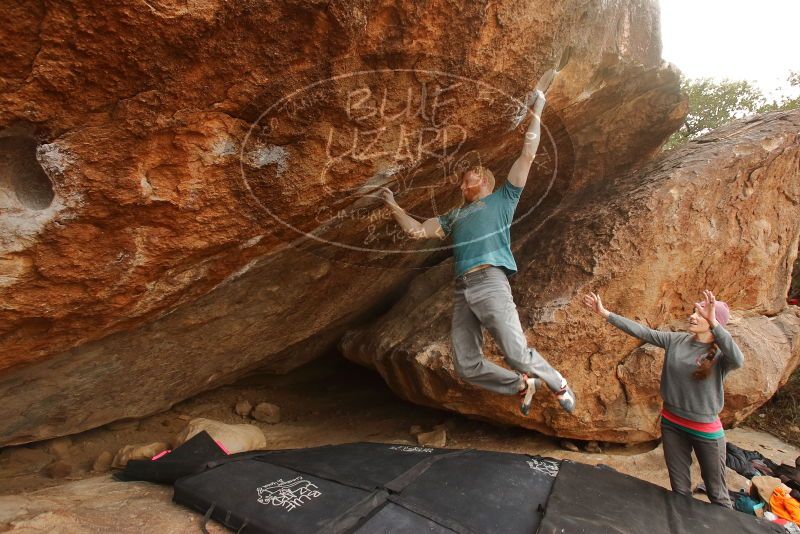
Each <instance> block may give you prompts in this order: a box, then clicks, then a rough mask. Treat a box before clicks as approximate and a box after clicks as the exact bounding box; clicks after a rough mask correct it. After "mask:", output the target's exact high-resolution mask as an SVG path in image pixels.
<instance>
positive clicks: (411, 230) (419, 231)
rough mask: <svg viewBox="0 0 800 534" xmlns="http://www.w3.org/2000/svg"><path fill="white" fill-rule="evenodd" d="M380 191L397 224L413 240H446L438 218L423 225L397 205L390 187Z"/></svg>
mask: <svg viewBox="0 0 800 534" xmlns="http://www.w3.org/2000/svg"><path fill="white" fill-rule="evenodd" d="M380 189H381V198H382V199H383V201H384V202H385V203H386V205H387V206H389V209H391V210H392V215H394V218H395V219H396V220H397V224H399V225H400V226H401V227H402V228H403V230H405V232H406V234H408V235H409V236H410V237H411V238H412V239H430V238H433V237H438V238H439V239H444V238H445V237H446V236H445V233H444V230H442V226H441V225H440V224H439V219H438V218H437V217H433V218H431V219H428V220H426V221H425V222H423V223H421V222H419V221H418V220H416V219H414V218H413V217H411V216H410V215H409V214H408V213H406V212H405V210H404V209H403V208H401V207H400V206H398V205H397V202H395V200H394V193H392V190H391V189H389V188H388V187H381V188H380Z"/></svg>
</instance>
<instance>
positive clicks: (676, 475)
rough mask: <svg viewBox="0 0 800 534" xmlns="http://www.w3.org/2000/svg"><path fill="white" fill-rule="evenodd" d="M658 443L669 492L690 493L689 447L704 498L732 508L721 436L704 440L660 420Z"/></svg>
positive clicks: (690, 457)
mask: <svg viewBox="0 0 800 534" xmlns="http://www.w3.org/2000/svg"><path fill="white" fill-rule="evenodd" d="M661 444H662V446H663V448H664V459H665V460H666V461H667V470H668V471H669V483H670V485H672V491H674V492H677V493H681V494H683V495H689V496H691V495H692V477H691V470H690V468H691V466H692V449H694V453H695V455H697V462H698V463H699V464H700V473H701V474H702V476H703V482H705V484H706V494H707V495H708V500H710V501H711V502H712V503H714V504H719V505H720V506H725V507H727V508H732V505H731V499H730V495H729V494H728V485H727V484H726V482H725V437H721V438H719V439H705V438H700V437H697V436H694V435H692V434H689V433H688V432H684V431H683V430H681V429H679V428H675V427H673V426H670V425H665V424H664V423H661Z"/></svg>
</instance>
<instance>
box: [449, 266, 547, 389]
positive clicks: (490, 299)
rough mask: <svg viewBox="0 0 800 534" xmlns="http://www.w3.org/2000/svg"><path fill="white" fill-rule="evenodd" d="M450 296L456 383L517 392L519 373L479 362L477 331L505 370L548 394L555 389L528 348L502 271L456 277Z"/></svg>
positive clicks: (538, 358) (480, 350)
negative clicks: (487, 337) (486, 336)
mask: <svg viewBox="0 0 800 534" xmlns="http://www.w3.org/2000/svg"><path fill="white" fill-rule="evenodd" d="M453 296H454V301H453V325H452V341H453V352H454V358H453V363H454V365H455V368H456V372H457V373H458V375H459V376H461V378H463V379H464V380H466V381H467V382H470V383H472V384H475V385H477V386H480V387H482V388H485V389H488V390H490V391H494V392H496V393H500V394H505V395H514V394H515V393H517V391H519V388H520V375H519V373H516V372H514V371H510V370H509V369H506V368H505V367H502V366H500V365H497V364H494V363H492V362H489V361H486V360H485V359H484V357H483V331H482V330H481V325H483V326H485V327H486V329H487V330H488V331H489V333H490V334H491V335H492V338H493V339H494V341H495V343H497V345H498V347H500V351H501V352H502V353H503V356H504V358H505V361H506V363H508V365H509V366H510V367H512V368H513V369H516V370H517V371H520V372H523V373H525V374H527V375H528V376H531V377H532V376H534V375H536V376H538V377H539V378H541V379H542V380H544V382H545V384H547V387H549V388H550V389H551V390H552V391H558V390H559V389H561V380H562V377H561V374H560V373H559V372H558V371H556V370H555V369H553V367H552V366H551V365H550V364H549V363H547V361H545V359H544V358H542V356H541V355H540V354H539V353H538V352H537V351H536V349H533V348H531V347H528V340H527V339H526V338H525V332H523V330H522V325H521V324H520V322H519V315H518V314H517V307H516V305H515V304H514V298H513V296H512V295H511V285H510V284H509V283H508V277H506V274H505V272H504V271H503V270H502V269H500V268H499V267H494V266H492V267H486V268H484V269H480V270H477V271H473V272H471V273H467V274H465V275H462V276H459V277H458V278H456V282H455V289H454V291H453Z"/></svg>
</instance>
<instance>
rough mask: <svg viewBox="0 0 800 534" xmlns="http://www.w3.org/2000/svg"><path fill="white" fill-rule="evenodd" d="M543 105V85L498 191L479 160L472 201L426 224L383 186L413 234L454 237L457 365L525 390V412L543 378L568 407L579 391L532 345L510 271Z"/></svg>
mask: <svg viewBox="0 0 800 534" xmlns="http://www.w3.org/2000/svg"><path fill="white" fill-rule="evenodd" d="M544 104H545V96H544V93H543V92H542V91H540V90H537V91H536V93H535V96H534V101H533V104H532V107H533V113H532V115H533V118H532V120H531V123H530V125H529V126H528V130H527V132H526V133H525V141H524V143H523V147H522V154H521V155H520V156H519V157H518V158H517V160H516V161H515V162H514V164H513V165H512V167H511V170H510V172H509V174H508V179H507V180H506V182H505V183H504V184H503V185H502V186H500V187H499V188H498V189H497V191H494V192H492V191H493V189H494V175H493V174H492V172H491V171H490V170H489V169H487V168H486V167H482V166H475V167H472V168H470V169H468V170H467V171H466V172H464V174H463V175H462V179H461V194H462V196H463V197H464V202H465V203H466V205H462V206H461V207H458V208H454V209H452V210H450V211H449V212H447V213H446V214H444V215H441V216H439V217H434V218H430V219H427V220H426V221H425V222H422V223H420V222H419V221H417V220H415V219H414V218H412V217H411V216H410V215H408V214H407V213H406V212H405V211H404V210H403V209H402V208H401V207H400V206H398V205H397V203H396V202H395V200H394V195H393V193H392V191H391V190H390V189H388V188H386V187H383V188H381V190H382V191H381V197H382V198H383V200H384V202H385V203H386V205H387V206H389V208H390V209H391V210H392V213H393V215H394V217H395V219H396V220H397V222H398V224H400V226H401V227H402V228H403V230H405V232H406V233H407V234H408V235H409V236H411V237H412V238H414V239H430V238H434V237H438V238H440V239H445V238H447V237H448V236H451V235H452V237H453V245H454V247H453V250H454V252H453V255H454V259H455V276H456V279H455V289H454V292H453V297H454V305H453V321H452V333H451V336H452V342H453V350H454V353H455V354H454V358H453V359H454V365H455V368H456V372H457V373H458V374H459V376H461V378H463V379H464V380H466V381H467V382H470V383H472V384H475V385H477V386H480V387H482V388H485V389H488V390H490V391H494V392H496V393H500V394H504V395H514V394H517V393H519V394H520V395H522V396H523V397H524V400H523V401H522V405H521V408H520V409H521V411H522V413H523V414H525V415H528V413H529V411H530V404H531V397H532V396H533V394H534V393H535V391H536V388H537V387H538V386H539V385H540V384H541V383H542V382H544V383H545V384H546V385H547V387H548V388H549V389H550V390H551V391H552V392H553V393H555V395H556V397H557V399H558V401H559V403H560V404H561V406H562V407H563V408H564V409H565V410H566V411H567V412H570V413H571V412H572V411H573V410H574V409H575V394H574V393H573V391H572V389H571V388H570V387H569V386H568V385H567V381H566V380H565V379H564V377H563V376H561V374H560V373H559V372H558V371H556V370H555V369H554V368H553V367H552V366H551V365H550V364H549V363H547V361H546V360H545V359H544V358H543V357H542V356H541V355H540V354H539V353H538V352H537V351H536V349H534V348H532V347H528V340H527V339H526V337H525V333H524V331H523V330H522V325H521V324H520V321H519V315H518V314H517V307H516V305H515V304H514V299H513V296H512V294H511V286H510V284H509V282H508V276H511V275H513V274H514V273H516V272H517V265H516V262H515V261H514V256H513V255H512V253H511V246H510V245H511V236H510V233H511V232H510V227H511V222H512V221H513V216H514V210H515V209H516V207H517V203H518V202H519V198H520V195H521V194H522V189H523V188H524V187H525V182H526V181H527V180H528V171H530V168H531V165H532V164H533V159H534V157H535V156H536V150H537V148H538V147H539V134H540V129H541V114H542V109H544ZM481 325H483V326H484V327H486V329H488V330H489V332H490V333H491V335H492V337H493V338H494V340H495V342H496V343H497V344H498V346H499V347H500V350H501V351H502V353H503V356H504V357H505V361H506V362H507V363H508V365H509V366H510V367H511V368H513V369H514V370H515V371H512V370H509V369H507V368H506V367H503V366H500V365H497V364H495V363H492V362H489V361H487V360H486V359H484V357H483V332H482V330H481Z"/></svg>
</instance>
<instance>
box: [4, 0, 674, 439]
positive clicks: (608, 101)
mask: <svg viewBox="0 0 800 534" xmlns="http://www.w3.org/2000/svg"><path fill="white" fill-rule="evenodd" d="M0 22H2V23H1V24H0V48H1V49H2V50H3V52H4V53H3V54H0V72H2V73H3V74H2V77H1V78H0V89H2V90H0V168H2V170H3V171H4V172H2V173H0V208H2V215H0V301H2V302H3V306H2V307H0V396H2V397H3V398H4V399H6V400H5V401H4V402H3V405H2V407H0V445H2V444H11V443H24V442H29V441H35V440H39V439H44V438H49V437H53V436H58V435H63V434H69V433H73V432H77V431H81V430H85V429H88V428H92V427H96V426H98V425H102V424H105V423H108V422H109V421H113V420H115V419H119V418H126V417H136V416H141V415H144V414H148V413H153V412H156V411H159V410H162V409H164V408H166V407H168V406H170V405H172V404H173V403H175V402H177V401H179V400H181V399H184V398H187V397H189V396H191V395H194V394H197V393H198V392H201V391H204V390H207V389H209V388H213V387H216V386H218V385H220V384H223V383H228V382H230V381H232V380H234V379H236V378H237V377H239V376H241V375H242V374H243V373H246V372H247V371H249V370H251V369H253V368H256V367H266V368H267V369H271V370H273V371H276V372H284V371H287V370H290V369H292V368H294V367H296V366H298V365H301V364H303V363H305V362H307V361H310V360H311V359H313V358H315V357H317V356H318V355H320V354H322V353H324V352H325V351H328V350H331V349H332V348H334V347H335V344H336V342H337V341H338V339H339V338H340V337H341V335H342V334H343V332H344V331H345V330H346V329H347V328H349V327H352V326H354V325H358V324H361V323H363V322H364V321H365V320H367V319H371V318H373V317H375V316H376V315H377V314H379V313H381V312H383V311H385V309H386V307H387V305H388V303H390V302H391V301H392V300H393V299H395V298H396V297H397V296H398V294H399V293H400V292H401V291H402V290H403V289H404V288H405V287H406V286H407V284H408V283H409V281H410V280H411V279H412V278H413V277H414V276H415V275H416V274H418V273H419V272H420V271H421V270H424V269H426V268H428V267H430V266H431V265H436V264H438V263H439V262H440V261H441V260H442V258H443V257H445V256H446V255H447V252H448V251H447V250H446V249H442V248H441V247H440V246H439V245H435V246H431V245H430V244H423V243H419V242H414V243H408V242H406V241H404V240H403V239H401V237H402V236H399V235H398V233H397V231H396V230H397V228H396V225H395V223H394V222H393V221H388V219H389V214H388V212H386V211H385V210H383V209H381V205H380V202H379V201H377V200H376V199H375V198H371V197H369V196H367V197H365V196H364V195H365V194H366V193H369V192H370V191H372V190H373V189H374V187H376V186H379V185H382V184H390V185H392V187H393V188H394V190H395V191H396V192H397V193H398V197H397V198H398V200H399V201H400V202H401V203H402V204H403V205H404V206H405V207H407V208H409V210H410V211H411V212H412V213H413V214H414V215H415V216H417V217H418V218H425V217H430V216H433V215H437V214H440V213H443V212H444V211H446V210H447V209H449V208H450V207H452V205H453V204H454V203H455V202H456V201H457V200H458V197H459V195H458V191H457V188H456V186H455V182H456V181H457V175H458V171H459V170H460V169H463V167H464V165H466V164H467V163H471V162H475V161H476V160H477V161H481V162H483V163H484V164H486V165H488V166H490V167H491V168H492V169H494V170H496V171H497V172H498V176H503V175H504V173H505V172H506V171H507V169H508V168H509V166H510V165H511V162H512V161H513V159H514V158H515V157H516V155H517V153H518V151H519V149H520V146H521V142H522V131H523V130H522V125H521V124H520V123H521V122H522V121H523V119H524V118H525V108H524V104H525V102H526V95H528V94H529V93H530V92H531V91H532V90H533V88H534V87H535V85H536V82H537V80H538V79H539V78H540V77H541V76H542V75H543V74H544V73H545V72H546V71H547V70H549V69H553V68H558V69H560V71H561V72H560V75H559V77H558V78H557V80H556V82H555V83H554V84H553V86H552V87H551V89H550V91H549V93H548V99H549V101H550V103H549V105H548V111H547V113H546V114H545V117H544V122H545V125H546V127H547V129H548V132H549V133H548V139H547V143H543V145H544V144H548V143H549V144H548V147H549V148H543V153H544V152H547V153H548V154H549V155H550V156H552V158H551V160H550V163H549V164H546V165H543V166H541V167H540V168H537V169H536V170H535V171H534V172H533V173H532V181H534V180H535V177H533V175H535V176H536V177H540V178H541V179H539V180H538V182H539V183H540V184H541V185H540V187H539V189H538V191H537V198H541V199H542V200H541V202H534V201H532V200H531V201H530V205H529V208H530V207H531V206H533V205H536V206H537V208H538V210H537V211H536V213H535V215H534V216H532V217H531V221H533V220H538V221H540V222H541V221H542V220H544V218H546V217H547V216H548V214H550V213H554V210H555V209H556V206H558V205H559V202H560V201H561V198H562V197H563V196H564V194H565V193H566V192H567V191H570V190H571V189H574V188H575V187H578V186H580V185H581V184H586V183H592V182H593V181H596V180H598V179H599V178H600V177H602V176H604V175H606V174H608V173H614V172H621V171H622V170H623V169H626V168H629V167H631V166H635V165H637V164H639V163H640V162H641V161H643V160H645V159H647V158H648V157H649V156H650V155H651V154H653V153H654V151H656V150H657V149H658V147H659V146H660V144H661V143H662V142H663V140H664V139H665V138H666V137H667V136H668V135H669V133H670V132H672V131H674V130H675V129H676V128H677V127H678V125H679V124H680V123H681V121H682V118H683V116H684V115H685V113H686V104H685V101H684V100H683V99H682V98H681V96H680V95H679V82H678V73H677V71H676V70H675V69H674V68H673V67H671V66H669V65H666V64H663V63H662V61H661V58H660V55H661V44H660V35H659V14H658V7H657V3H656V2H655V0H651V1H645V2H640V1H636V2H634V1H631V0H612V1H610V2H609V1H604V2H600V1H591V2H585V1H580V2H579V1H577V0H560V1H556V2H550V3H547V4H546V5H545V4H542V3H522V4H521V3H519V2H513V1H511V0H501V1H500V2H492V3H488V2H463V3H460V4H459V3H455V4H454V3H452V2H433V3H425V4H420V3H416V2H386V1H384V2H378V1H354V2H350V1H333V2H328V3H325V4H308V3H303V2H293V1H270V2H267V1H255V2H244V3H241V2H233V3H230V2H219V1H215V0H201V1H197V2H190V3H188V4H186V3H181V2H172V1H169V0H153V1H150V2H143V3H142V2H139V3H136V2H117V3H115V4H114V5H113V6H105V7H100V6H94V5H91V4H90V5H87V4H86V3H80V2H65V3H61V4H58V5H49V4H48V5H45V4H42V5H34V6H27V5H25V6H23V5H21V4H20V5H19V6H17V7H14V6H9V7H8V8H7V9H3V10H2V13H0ZM364 73H366V74H364ZM548 151H549V152H548ZM556 155H558V158H556ZM540 160H541V161H542V162H544V161H545V158H544V155H543V156H542V157H541V158H540ZM556 171H557V172H556ZM544 178H548V179H547V180H545V179H544Z"/></svg>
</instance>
